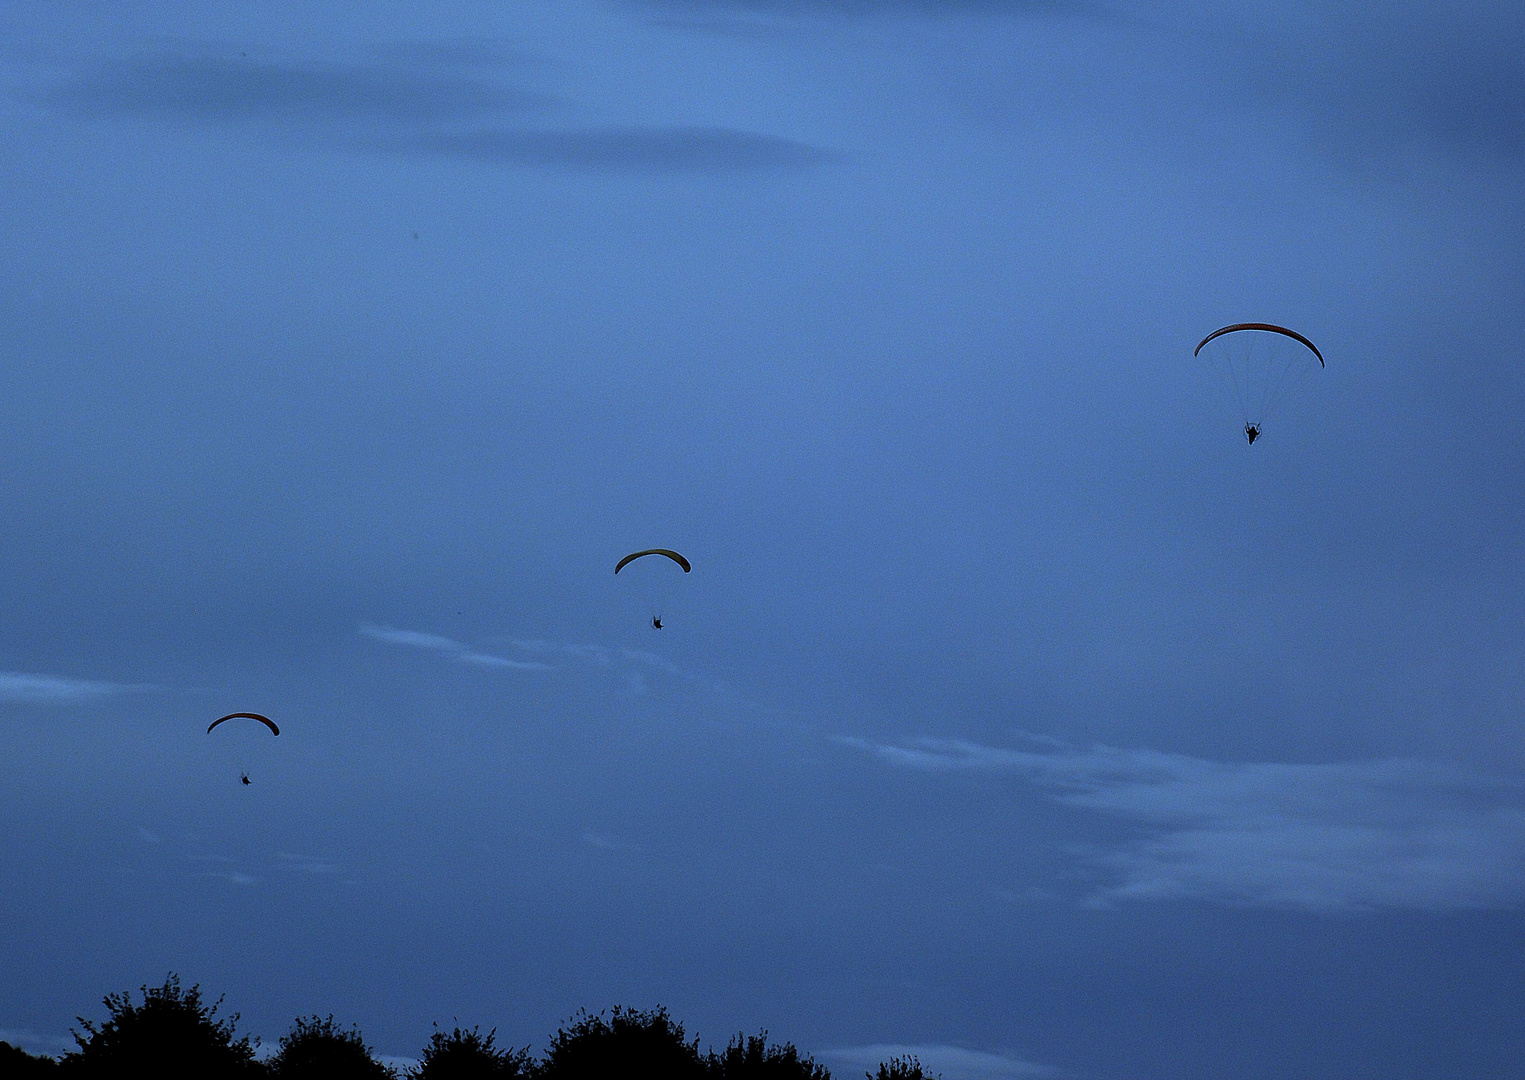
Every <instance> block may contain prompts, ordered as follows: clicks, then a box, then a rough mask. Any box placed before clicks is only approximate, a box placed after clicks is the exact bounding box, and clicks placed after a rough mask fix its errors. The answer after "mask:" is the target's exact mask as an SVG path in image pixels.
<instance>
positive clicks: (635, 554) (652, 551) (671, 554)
mask: <svg viewBox="0 0 1525 1080" xmlns="http://www.w3.org/2000/svg"><path fill="white" fill-rule="evenodd" d="M645 555H666V556H667V557H668V558H669V559H671V560H672V561H673V562H675V563H677V564H678V565H679V566H681V567H683V572H684V573H685V574H686V573H688V572H689V571H690V570H692V569H693V567H692V566H691V565H690V564H689V561H688V560H687V559H685V558H684V557H683V556H682V555H679V554H678V553H677V552H676V551H669V550H667V549H666V548H647V549H646V550H645V551H632V552H631V553H630V554H629V555H626V556H625V557H624V558H623V559H621V560H620V561H619V562H617V563H615V564H614V572H615V573H616V574H618V573H619V572H620V571H621V570H623V569H624V568H625V566H626V565H627V564H628V563H632V562H634V561H635V560H636V559H639V558H641V557H642V556H645Z"/></svg>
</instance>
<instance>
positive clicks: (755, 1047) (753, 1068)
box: [705, 1031, 831, 1080]
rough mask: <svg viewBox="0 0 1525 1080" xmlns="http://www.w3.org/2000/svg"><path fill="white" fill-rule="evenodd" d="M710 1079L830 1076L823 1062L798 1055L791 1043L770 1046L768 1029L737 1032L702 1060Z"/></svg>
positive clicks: (797, 1079)
mask: <svg viewBox="0 0 1525 1080" xmlns="http://www.w3.org/2000/svg"><path fill="white" fill-rule="evenodd" d="M705 1071H706V1072H708V1073H709V1075H710V1080H831V1073H830V1072H829V1071H827V1069H826V1066H824V1065H817V1064H816V1063H815V1062H814V1061H812V1060H811V1059H810V1058H808V1057H804V1058H802V1057H800V1052H799V1051H798V1050H796V1049H795V1048H794V1044H793V1043H784V1045H783V1046H778V1045H774V1046H769V1045H768V1033H767V1032H766V1031H764V1032H762V1033H761V1034H759V1035H741V1034H738V1035H737V1036H736V1037H735V1038H734V1039H732V1040H731V1041H730V1042H729V1043H728V1044H727V1045H726V1048H725V1050H724V1051H723V1052H722V1053H719V1054H716V1053H713V1052H712V1053H711V1054H710V1056H709V1057H708V1058H707V1059H706V1060H705Z"/></svg>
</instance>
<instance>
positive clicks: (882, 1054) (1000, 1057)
mask: <svg viewBox="0 0 1525 1080" xmlns="http://www.w3.org/2000/svg"><path fill="white" fill-rule="evenodd" d="M821 1057H823V1058H824V1059H825V1060H826V1061H827V1062H829V1063H830V1064H832V1065H835V1066H837V1067H838V1068H839V1069H841V1070H842V1071H844V1072H845V1071H847V1070H852V1071H853V1072H854V1073H856V1072H866V1073H870V1074H871V1073H873V1072H875V1071H876V1070H877V1069H878V1067H879V1065H880V1064H881V1063H884V1062H888V1061H890V1060H891V1059H893V1058H915V1059H916V1060H917V1061H919V1062H921V1065H922V1069H923V1070H924V1071H925V1072H926V1073H927V1074H928V1075H929V1076H936V1075H941V1076H942V1078H943V1080H1030V1078H1032V1077H1040V1076H1053V1075H1054V1070H1053V1069H1052V1068H1050V1067H1049V1066H1047V1065H1038V1064H1035V1063H1033V1062H1031V1061H1023V1060H1022V1059H1021V1058H1016V1057H1012V1056H1010V1055H1008V1054H992V1053H990V1052H988V1051H985V1050H969V1049H966V1048H965V1047H962V1046H948V1045H945V1044H942V1043H930V1044H925V1045H911V1044H904V1043H872V1044H870V1045H868V1046H844V1047H842V1048H840V1049H837V1050H828V1051H827V1052H826V1053H824V1054H822V1055H821Z"/></svg>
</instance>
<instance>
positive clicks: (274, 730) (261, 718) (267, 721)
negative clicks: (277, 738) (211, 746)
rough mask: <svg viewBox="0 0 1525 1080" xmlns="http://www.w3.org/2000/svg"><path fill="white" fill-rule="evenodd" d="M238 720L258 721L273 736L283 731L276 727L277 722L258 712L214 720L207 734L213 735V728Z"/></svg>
mask: <svg viewBox="0 0 1525 1080" xmlns="http://www.w3.org/2000/svg"><path fill="white" fill-rule="evenodd" d="M238 719H245V720H258V721H259V722H260V723H261V724H264V725H265V726H266V727H267V728H269V729H270V731H271V733H272V734H275V735H279V734H280V733H281V729H280V728H278V727H276V726H275V721H274V720H272V719H270V717H268V716H261V715H260V714H259V713H257V712H230V713H228V715H227V716H221V717H218V718H217V719H216V720H213V721H212V725H211V727H209V728H207V734H208V735H210V734H212V728H214V727H216V726H217V725H218V724H223V723H226V722H227V721H229V720H238Z"/></svg>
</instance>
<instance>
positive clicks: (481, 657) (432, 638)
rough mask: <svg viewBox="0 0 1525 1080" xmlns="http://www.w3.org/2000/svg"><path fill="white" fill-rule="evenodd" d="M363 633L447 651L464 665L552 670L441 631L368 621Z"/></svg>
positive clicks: (391, 642) (361, 629) (410, 644)
mask: <svg viewBox="0 0 1525 1080" xmlns="http://www.w3.org/2000/svg"><path fill="white" fill-rule="evenodd" d="M360 632H361V633H362V634H364V635H365V636H366V637H368V638H373V639H375V640H376V641H383V642H386V643H387V644H388V645H401V646H403V647H404V648H411V649H425V650H427V651H429V652H437V653H444V654H445V655H446V656H449V657H450V658H451V659H453V660H458V661H460V662H461V663H463V664H476V665H478V666H479V667H496V668H510V669H513V670H516V671H549V670H550V669H551V665H550V664H542V663H541V662H540V661H539V660H511V659H509V658H508V657H506V656H492V655H490V654H488V653H482V652H478V651H477V650H475V649H473V648H472V647H471V646H469V645H463V644H461V643H460V642H459V641H452V640H451V639H450V638H447V637H441V636H440V635H438V634H425V633H420V632H419V631H417V630H398V629H396V628H394V627H390V626H376V625H374V624H372V623H365V624H364V625H362V626H361V627H360Z"/></svg>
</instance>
